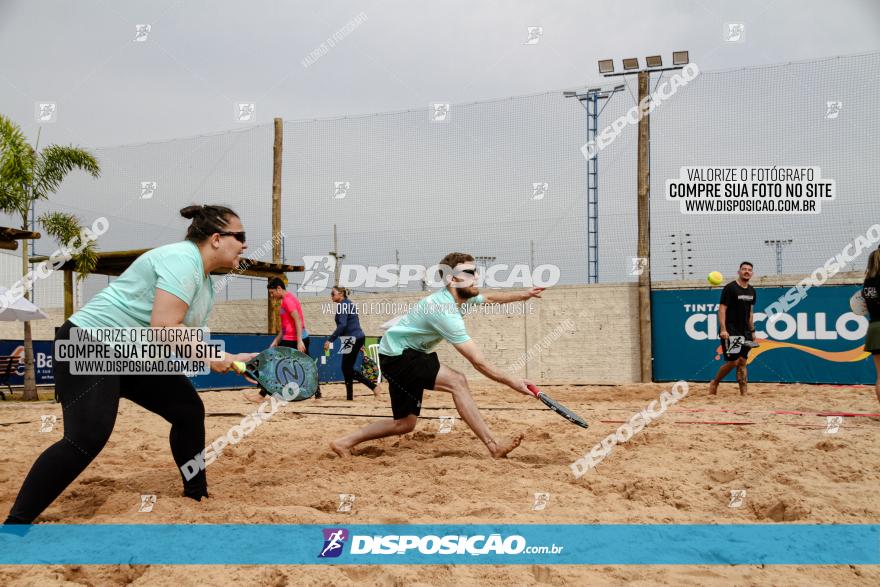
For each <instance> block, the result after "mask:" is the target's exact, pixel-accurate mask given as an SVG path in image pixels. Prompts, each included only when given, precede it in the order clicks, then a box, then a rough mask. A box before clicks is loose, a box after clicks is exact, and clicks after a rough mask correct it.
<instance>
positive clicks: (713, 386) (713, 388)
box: [709, 381, 718, 395]
mask: <svg viewBox="0 0 880 587" xmlns="http://www.w3.org/2000/svg"><path fill="white" fill-rule="evenodd" d="M709 395H718V382H717V381H710V382H709Z"/></svg>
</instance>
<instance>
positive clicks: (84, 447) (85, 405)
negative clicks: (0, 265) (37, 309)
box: [5, 321, 208, 524]
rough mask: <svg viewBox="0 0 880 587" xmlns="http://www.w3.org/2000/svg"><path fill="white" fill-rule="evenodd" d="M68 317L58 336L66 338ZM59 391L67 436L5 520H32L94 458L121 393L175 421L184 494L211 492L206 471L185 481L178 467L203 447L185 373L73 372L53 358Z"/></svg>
mask: <svg viewBox="0 0 880 587" xmlns="http://www.w3.org/2000/svg"><path fill="white" fill-rule="evenodd" d="M72 326H75V325H74V324H73V323H71V322H70V321H67V322H65V323H64V325H63V326H62V327H61V328H60V329H59V330H58V334H57V335H56V340H61V339H63V340H67V339H69V336H70V328H71V327H72ZM53 367H54V372H55V390H56V391H55V394H56V398H57V400H58V401H59V402H60V403H61V410H62V414H63V416H62V418H63V419H62V423H63V425H64V437H63V438H62V439H61V440H59V441H58V442H56V443H55V444H53V445H52V446H50V447H49V448H47V449H46V450H45V451H44V452H43V454H41V455H40V456H39V457H38V458H37V460H36V462H35V463H34V465H33V467H31V470H30V472H29V473H28V475H27V477H26V478H25V480H24V483H23V484H22V486H21V489H20V490H19V492H18V497H17V498H16V500H15V503H14V504H13V506H12V510H11V511H10V513H9V517H8V518H7V519H6V522H5V523H6V524H30V523H32V522H33V521H34V519H36V517H37V516H39V515H40V513H42V512H43V510H45V509H46V508H47V507H48V506H49V504H51V503H52V502H53V501H55V499H56V498H57V497H58V496H59V495H61V492H63V491H64V490H65V489H66V488H67V486H68V485H70V484H71V483H72V482H73V480H74V479H76V478H77V477H78V476H79V474H80V473H82V472H83V471H84V470H85V468H86V467H87V466H88V465H89V463H91V462H92V460H94V458H95V457H96V456H98V453H100V452H101V449H102V448H104V445H105V444H106V443H107V440H108V439H109V438H110V433H111V432H112V431H113V425H114V424H115V423H116V413H117V410H118V408H119V398H120V397H124V398H126V399H128V400H131V401H133V402H134V403H136V404H138V405H139V406H141V407H143V408H145V409H147V410H150V411H151V412H153V413H156V414H158V415H160V416H162V417H163V418H165V420H167V421H168V422H169V423H170V424H171V434H170V440H171V454H172V455H173V456H174V462H175V463H176V465H177V472H178V473H180V476H181V479H182V480H183V494H184V495H185V496H187V497H191V498H193V499H196V500H199V499H201V498H202V497H207V495H208V483H207V478H206V476H205V471H204V470H203V471H199V473H197V474H196V475H195V476H194V477H193V478H192V479H190V480H189V481H186V480H185V479H184V478H183V473H182V472H181V471H180V467H181V466H183V465H184V464H185V463H186V462H187V461H189V460H190V459H192V458H193V457H195V456H196V455H197V454H199V453H200V452H201V451H202V450H203V449H204V448H205V407H204V405H203V404H202V400H201V398H200V397H199V394H198V393H197V392H196V389H195V387H193V384H192V382H190V380H189V379H187V378H186V377H185V376H183V375H72V374H71V373H70V363H69V362H66V361H55V362H54V364H53Z"/></svg>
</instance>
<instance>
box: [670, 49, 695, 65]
mask: <svg viewBox="0 0 880 587" xmlns="http://www.w3.org/2000/svg"><path fill="white" fill-rule="evenodd" d="M690 62H691V60H690V58H689V57H688V52H687V51H673V52H672V65H676V66H677V65H687V64H688V63H690Z"/></svg>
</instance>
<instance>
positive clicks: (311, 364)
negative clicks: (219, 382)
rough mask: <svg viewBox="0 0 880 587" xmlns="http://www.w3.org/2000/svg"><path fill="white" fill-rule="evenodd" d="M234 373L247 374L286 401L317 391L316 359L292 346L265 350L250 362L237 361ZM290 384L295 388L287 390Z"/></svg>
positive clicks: (301, 398)
mask: <svg viewBox="0 0 880 587" xmlns="http://www.w3.org/2000/svg"><path fill="white" fill-rule="evenodd" d="M232 370H233V371H235V372H237V373H238V374H240V375H248V376H249V377H250V378H251V379H253V380H254V381H256V382H257V385H259V386H260V389H262V390H263V391H265V392H266V393H268V394H269V395H276V396H280V397H282V398H284V399H285V400H287V401H300V400H304V399H308V398H310V397H312V396H313V395H315V392H317V391H318V367H317V365H315V360H314V359H312V358H311V357H310V356H308V355H307V354H305V353H301V352H299V351H298V350H296V349H292V348H289V347H272V348H269V349H266V350H265V351H263V352H261V353H260V354H259V355H257V356H256V357H254V358H253V359H251V360H250V361H248V362H247V363H244V362H242V361H234V362H233V363H232ZM291 383H293V384H295V385H291V386H290V387H288V385H289V384H291ZM285 388H287V390H285Z"/></svg>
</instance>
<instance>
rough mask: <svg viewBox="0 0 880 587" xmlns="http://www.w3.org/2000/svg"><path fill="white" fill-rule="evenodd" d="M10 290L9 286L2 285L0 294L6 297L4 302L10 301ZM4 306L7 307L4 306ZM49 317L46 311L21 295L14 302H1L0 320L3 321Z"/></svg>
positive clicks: (22, 320)
mask: <svg viewBox="0 0 880 587" xmlns="http://www.w3.org/2000/svg"><path fill="white" fill-rule="evenodd" d="M8 292H9V290H8V288H5V287H0V296H2V297H4V298H6V299H5V300H3V301H4V302H8V301H9V300H10V299H11V297H12V296H10V295H9V293H8ZM4 306H6V307H5V308H4ZM48 317H49V316H48V315H47V314H46V313H45V312H43V311H42V310H41V309H39V308H38V307H37V306H35V305H34V304H32V303H30V301H29V300H26V299H24V298H21V297H20V298H18V299H17V300H15V301H14V302H11V303H8V305H7V304H6V303H0V321H3V322H14V321H15V320H19V321H21V322H24V321H25V320H42V319H44V318H48Z"/></svg>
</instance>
